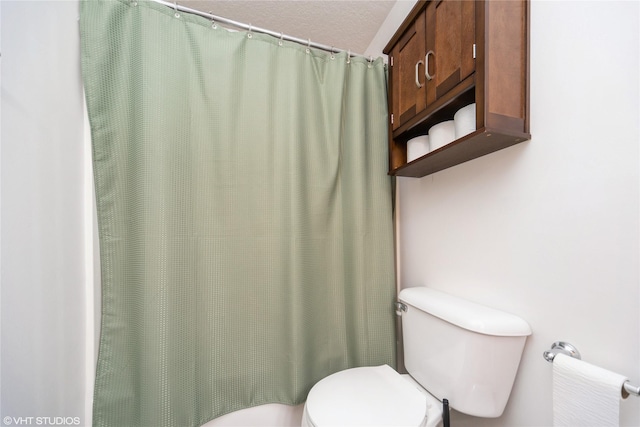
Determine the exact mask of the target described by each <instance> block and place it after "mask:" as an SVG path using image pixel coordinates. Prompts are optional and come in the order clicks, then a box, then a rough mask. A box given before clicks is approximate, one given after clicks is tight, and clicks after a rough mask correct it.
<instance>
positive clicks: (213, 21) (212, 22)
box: [209, 10, 218, 30]
mask: <svg viewBox="0 0 640 427" xmlns="http://www.w3.org/2000/svg"><path fill="white" fill-rule="evenodd" d="M209 15H213V11H212V10H210V11H209ZM211 28H213V29H214V30H215V29H216V28H218V24H216V21H215V20H214V19H213V16H212V17H211Z"/></svg>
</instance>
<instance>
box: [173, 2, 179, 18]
mask: <svg viewBox="0 0 640 427" xmlns="http://www.w3.org/2000/svg"><path fill="white" fill-rule="evenodd" d="M173 10H174V11H175V15H174V16H175V17H176V18H180V13H179V12H178V2H177V0H176V1H174V2H173Z"/></svg>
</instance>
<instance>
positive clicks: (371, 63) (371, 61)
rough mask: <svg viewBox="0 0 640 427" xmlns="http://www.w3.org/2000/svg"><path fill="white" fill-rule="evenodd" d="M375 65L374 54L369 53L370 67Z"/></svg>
mask: <svg viewBox="0 0 640 427" xmlns="http://www.w3.org/2000/svg"><path fill="white" fill-rule="evenodd" d="M372 66H373V56H371V55H369V65H368V67H369V68H371V67H372Z"/></svg>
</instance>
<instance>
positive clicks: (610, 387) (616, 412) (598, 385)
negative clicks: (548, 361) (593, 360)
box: [553, 354, 627, 427]
mask: <svg viewBox="0 0 640 427" xmlns="http://www.w3.org/2000/svg"><path fill="white" fill-rule="evenodd" d="M625 381H627V378H625V377H623V376H622V375H619V374H616V373H614V372H611V371H608V370H606V369H603V368H600V367H598V366H594V365H591V364H589V363H587V362H583V361H582V360H579V359H575V358H573V357H569V356H566V355H564V354H558V355H556V356H555V358H554V359H553V425H554V426H572V427H573V426H584V427H586V426H598V427H604V426H615V427H618V426H619V425H620V400H621V398H622V395H621V391H622V386H623V384H624V383H625Z"/></svg>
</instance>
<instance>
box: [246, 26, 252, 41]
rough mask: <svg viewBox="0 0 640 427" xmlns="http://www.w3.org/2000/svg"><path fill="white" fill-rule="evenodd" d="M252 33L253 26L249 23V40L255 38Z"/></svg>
mask: <svg viewBox="0 0 640 427" xmlns="http://www.w3.org/2000/svg"><path fill="white" fill-rule="evenodd" d="M251 31H253V25H251V23H249V33H247V38H251V37H253V34H252V33H251Z"/></svg>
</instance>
